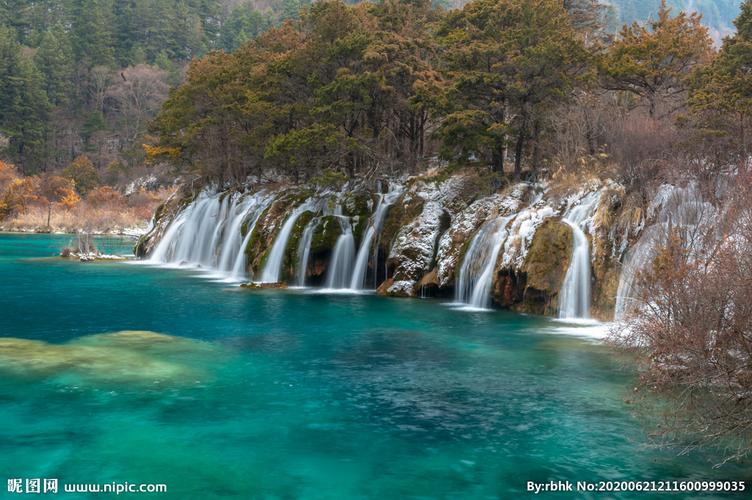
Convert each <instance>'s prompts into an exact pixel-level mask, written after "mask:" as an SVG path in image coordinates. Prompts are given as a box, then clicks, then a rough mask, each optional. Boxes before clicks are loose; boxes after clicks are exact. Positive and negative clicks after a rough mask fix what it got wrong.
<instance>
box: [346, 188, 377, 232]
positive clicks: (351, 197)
mask: <svg viewBox="0 0 752 500" xmlns="http://www.w3.org/2000/svg"><path fill="white" fill-rule="evenodd" d="M375 203H376V200H374V199H372V197H371V195H370V194H369V193H366V192H357V193H349V194H348V195H347V196H346V197H345V199H344V200H343V203H342V213H344V214H345V215H347V216H349V217H350V218H351V220H352V225H353V237H354V238H355V243H356V244H360V242H361V240H362V238H363V233H364V232H365V230H366V228H367V227H368V221H369V220H370V218H371V209H370V206H375Z"/></svg>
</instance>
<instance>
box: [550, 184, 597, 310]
mask: <svg viewBox="0 0 752 500" xmlns="http://www.w3.org/2000/svg"><path fill="white" fill-rule="evenodd" d="M599 201H600V193H599V192H597V191H596V192H593V193H590V194H588V195H587V196H585V197H584V198H583V199H582V200H581V201H580V203H579V204H578V205H577V206H575V207H573V208H571V209H570V210H569V211H568V212H567V213H566V215H564V217H563V221H564V222H565V223H566V224H567V225H568V226H569V227H571V228H572V235H573V246H572V260H571V262H570V263H569V269H567V274H566V275H565V277H564V283H563V284H562V287H561V297H560V299H559V318H562V319H589V318H590V241H589V240H588V238H587V236H586V235H585V232H584V231H583V230H582V228H583V226H584V225H585V224H586V223H588V222H589V221H590V220H591V219H592V216H593V213H594V211H595V209H596V208H597V207H598V202H599Z"/></svg>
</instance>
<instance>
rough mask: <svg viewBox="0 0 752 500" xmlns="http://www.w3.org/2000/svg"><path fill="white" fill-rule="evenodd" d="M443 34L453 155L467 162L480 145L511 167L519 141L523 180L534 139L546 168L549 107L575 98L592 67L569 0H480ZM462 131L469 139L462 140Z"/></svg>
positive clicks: (497, 163)
mask: <svg viewBox="0 0 752 500" xmlns="http://www.w3.org/2000/svg"><path fill="white" fill-rule="evenodd" d="M439 35H440V36H441V41H442V43H443V45H444V47H445V49H446V52H445V57H446V61H447V65H446V75H447V78H448V79H449V80H450V85H449V86H448V88H447V95H446V98H445V99H446V104H447V106H446V108H447V116H446V119H445V121H444V125H443V126H442V128H440V130H439V135H440V137H442V139H443V140H444V144H445V146H448V147H449V148H448V149H450V152H453V155H452V156H454V157H455V158H457V159H460V160H465V159H466V157H464V155H465V154H467V152H468V151H469V150H470V149H472V148H475V147H480V148H481V149H480V150H475V151H473V153H474V154H475V155H476V156H479V157H481V158H482V159H485V160H488V161H489V162H490V163H491V165H492V168H493V169H494V170H495V171H497V172H503V170H504V158H505V156H506V150H507V145H508V144H509V143H511V144H512V145H513V146H514V158H515V167H514V172H515V176H516V177H519V176H520V175H521V172H522V161H523V157H524V155H525V153H526V152H527V151H526V149H527V146H528V145H530V144H531V143H532V144H533V154H532V156H533V159H532V167H533V169H535V168H536V167H538V166H539V161H540V156H539V153H540V150H539V149H538V148H537V144H538V141H539V140H540V138H541V135H542V133H543V131H544V127H545V110H546V108H548V107H550V106H553V105H555V104H557V103H560V102H564V101H566V100H567V99H568V98H569V96H570V92H571V90H572V88H573V86H574V85H575V83H576V80H577V79H578V77H580V76H581V75H582V74H583V72H584V69H585V67H586V65H585V62H586V52H585V50H584V47H583V46H582V41H581V39H579V38H578V37H577V35H576V33H575V31H574V29H573V28H572V26H571V23H570V20H569V16H568V14H567V12H566V10H564V8H563V6H562V4H561V2H558V1H554V0H533V1H523V0H478V1H476V2H472V3H469V4H467V5H466V6H465V8H464V9H462V11H458V12H453V13H450V14H449V16H448V17H447V20H446V22H445V23H444V24H443V25H442V27H441V29H440V30H439ZM458 127H460V128H464V132H462V131H460V130H458ZM458 133H459V136H460V137H464V140H463V143H462V144H459V145H458V144H456V140H455V138H456V137H457V136H456V135H455V134H458ZM446 149H447V148H445V154H446V153H447V151H446Z"/></svg>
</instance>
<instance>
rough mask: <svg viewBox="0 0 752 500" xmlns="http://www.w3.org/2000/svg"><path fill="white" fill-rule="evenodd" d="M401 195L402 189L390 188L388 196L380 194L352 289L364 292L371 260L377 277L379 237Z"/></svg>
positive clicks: (359, 253)
mask: <svg viewBox="0 0 752 500" xmlns="http://www.w3.org/2000/svg"><path fill="white" fill-rule="evenodd" d="M401 194H402V190H401V189H400V188H390V189H389V192H388V193H387V194H385V195H384V194H379V201H378V203H377V204H376V210H374V214H373V217H372V218H371V223H370V224H369V225H368V229H366V232H365V235H364V236H363V241H362V242H361V243H360V248H359V249H358V255H357V257H356V258H355V268H354V269H353V274H352V279H351V280H350V288H351V289H353V290H362V289H363V288H364V286H365V281H366V273H367V271H368V261H369V260H370V261H371V265H372V268H373V272H374V275H375V273H376V270H377V267H378V258H379V253H378V252H379V248H378V246H379V241H378V238H377V237H380V236H381V227H382V226H383V224H384V219H385V218H386V214H387V212H388V211H389V207H391V206H392V205H393V204H394V202H395V201H396V200H397V198H399V196H400V195H401ZM374 240H375V245H374ZM372 247H373V250H372ZM369 258H370V259H369Z"/></svg>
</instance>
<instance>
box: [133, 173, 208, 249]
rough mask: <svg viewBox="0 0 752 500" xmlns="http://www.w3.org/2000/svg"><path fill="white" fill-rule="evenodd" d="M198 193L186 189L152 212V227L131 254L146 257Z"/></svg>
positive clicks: (139, 240)
mask: <svg viewBox="0 0 752 500" xmlns="http://www.w3.org/2000/svg"><path fill="white" fill-rule="evenodd" d="M197 195H198V191H191V190H189V189H187V188H186V187H183V188H182V189H181V190H179V191H178V192H176V193H175V194H173V195H172V196H170V197H169V198H168V199H167V200H165V202H164V203H162V204H160V205H159V206H158V207H157V209H156V210H155V212H154V226H153V227H152V230H151V231H149V232H148V233H147V234H145V235H143V236H141V237H140V238H139V239H138V241H137V242H136V245H135V246H134V247H133V254H134V255H135V256H136V257H138V258H145V257H147V256H148V255H149V254H150V253H151V252H152V250H154V248H155V247H156V246H157V244H158V243H159V241H160V240H161V239H162V236H164V233H165V231H167V228H168V227H169V226H170V224H171V223H172V221H173V220H175V217H177V216H178V214H179V213H180V212H181V211H182V210H183V209H184V208H186V207H187V206H188V205H189V204H190V203H191V202H192V201H193V200H195V199H196V196H197Z"/></svg>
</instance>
